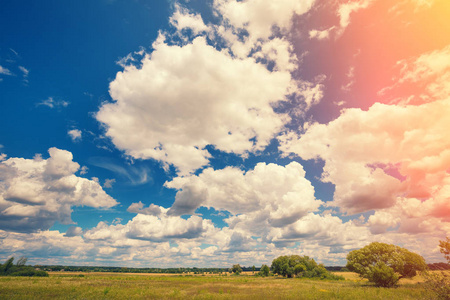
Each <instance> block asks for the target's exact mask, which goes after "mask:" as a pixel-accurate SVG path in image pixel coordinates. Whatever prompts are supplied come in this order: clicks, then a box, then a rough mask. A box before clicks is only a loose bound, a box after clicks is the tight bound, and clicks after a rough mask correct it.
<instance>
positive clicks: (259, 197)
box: [165, 162, 322, 227]
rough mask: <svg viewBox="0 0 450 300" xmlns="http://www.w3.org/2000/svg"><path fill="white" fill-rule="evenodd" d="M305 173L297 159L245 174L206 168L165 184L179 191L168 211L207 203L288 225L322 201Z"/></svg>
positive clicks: (258, 167)
mask: <svg viewBox="0 0 450 300" xmlns="http://www.w3.org/2000/svg"><path fill="white" fill-rule="evenodd" d="M304 176H305V171H304V170H303V167H302V166H301V165H300V164H299V163H296V162H292V163H290V164H289V165H287V166H285V167H283V166H278V165H275V164H268V165H266V164H265V163H259V164H257V165H256V167H255V169H254V170H252V171H247V172H246V173H244V172H243V171H241V170H240V169H237V168H232V167H227V168H225V169H223V170H213V169H206V170H204V171H203V172H202V173H201V174H200V175H198V176H195V175H192V176H188V177H178V178H175V179H173V180H172V181H170V182H166V183H165V186H166V187H168V188H174V189H177V190H178V192H177V194H176V197H175V202H174V204H173V205H172V207H171V208H170V209H169V211H168V214H169V215H184V214H192V213H194V212H195V210H196V209H197V208H198V207H201V206H204V207H213V208H214V209H216V210H225V211H229V212H230V213H232V214H234V215H241V218H244V217H245V218H251V219H258V218H259V216H261V215H265V217H266V219H265V221H266V222H267V225H270V226H276V227H278V226H285V225H287V224H290V223H293V222H295V221H296V220H298V219H299V218H301V217H302V216H304V215H306V214H307V213H308V212H310V211H316V210H317V209H318V208H319V206H320V205H321V204H322V202H321V201H320V200H316V199H315V197H314V188H313V186H312V185H311V183H310V182H309V181H308V180H307V179H305V178H304Z"/></svg>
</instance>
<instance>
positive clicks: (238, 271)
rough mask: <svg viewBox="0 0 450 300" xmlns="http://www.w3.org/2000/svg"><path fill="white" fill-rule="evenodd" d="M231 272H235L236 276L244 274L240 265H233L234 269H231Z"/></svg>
mask: <svg viewBox="0 0 450 300" xmlns="http://www.w3.org/2000/svg"><path fill="white" fill-rule="evenodd" d="M231 272H233V273H234V274H236V275H239V274H241V272H242V268H241V265H239V264H236V265H233V267H232V268H231Z"/></svg>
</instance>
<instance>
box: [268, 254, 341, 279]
mask: <svg viewBox="0 0 450 300" xmlns="http://www.w3.org/2000/svg"><path fill="white" fill-rule="evenodd" d="M271 269H272V272H273V273H274V274H278V275H281V276H284V277H288V278H291V277H293V276H294V275H295V276H296V277H308V278H313V277H318V278H322V279H325V278H326V279H335V280H342V279H344V278H343V277H342V276H336V275H333V274H331V273H330V272H328V271H327V270H326V269H325V267H324V266H323V265H318V264H317V263H316V261H315V260H314V259H312V258H309V257H308V256H299V255H289V256H280V257H277V258H276V259H274V260H273V261H272V267H271Z"/></svg>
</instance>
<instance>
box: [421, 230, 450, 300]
mask: <svg viewBox="0 0 450 300" xmlns="http://www.w3.org/2000/svg"><path fill="white" fill-rule="evenodd" d="M439 248H441V249H440V250H441V253H442V254H444V256H445V258H446V259H447V262H448V263H449V264H450V239H449V238H448V237H447V238H446V240H445V241H439ZM426 278H427V282H426V286H427V288H428V289H430V290H431V291H433V292H434V293H435V294H436V296H437V299H443V300H449V299H450V275H448V274H446V273H445V272H430V273H429V274H427V276H426Z"/></svg>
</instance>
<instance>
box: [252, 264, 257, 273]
mask: <svg viewBox="0 0 450 300" xmlns="http://www.w3.org/2000/svg"><path fill="white" fill-rule="evenodd" d="M255 270H256V268H255V265H253V266H252V272H253V273H255Z"/></svg>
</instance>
